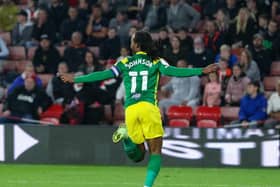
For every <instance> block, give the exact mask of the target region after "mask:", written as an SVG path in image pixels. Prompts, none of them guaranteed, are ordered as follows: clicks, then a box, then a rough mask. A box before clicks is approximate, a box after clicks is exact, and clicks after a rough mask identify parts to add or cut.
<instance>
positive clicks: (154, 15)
mask: <svg viewBox="0 0 280 187" xmlns="http://www.w3.org/2000/svg"><path fill="white" fill-rule="evenodd" d="M166 21H167V15H166V7H165V6H164V5H163V4H162V3H161V2H160V0H153V1H152V4H151V5H150V6H149V7H148V12H147V16H146V19H145V22H144V29H145V30H150V31H158V30H159V29H160V28H162V27H164V26H165V25H166Z"/></svg>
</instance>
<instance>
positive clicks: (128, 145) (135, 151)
mask: <svg viewBox="0 0 280 187" xmlns="http://www.w3.org/2000/svg"><path fill="white" fill-rule="evenodd" d="M122 142H123V146H124V151H125V152H126V154H127V156H128V157H129V158H130V159H131V160H133V161H134V162H140V161H142V160H143V158H144V152H143V151H142V150H141V149H140V147H139V146H138V145H137V144H135V143H133V142H132V140H131V139H130V138H129V137H128V138H125V139H123V141H122Z"/></svg>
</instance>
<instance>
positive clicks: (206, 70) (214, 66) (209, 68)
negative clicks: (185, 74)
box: [202, 63, 219, 74]
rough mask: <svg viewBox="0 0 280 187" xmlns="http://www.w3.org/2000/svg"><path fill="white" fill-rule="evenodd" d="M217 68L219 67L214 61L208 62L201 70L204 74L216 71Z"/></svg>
mask: <svg viewBox="0 0 280 187" xmlns="http://www.w3.org/2000/svg"><path fill="white" fill-rule="evenodd" d="M218 68H219V65H218V64H217V63H214V64H210V65H208V66H206V67H205V68H203V70H202V72H203V73H204V74H208V73H212V72H215V71H217V70H218Z"/></svg>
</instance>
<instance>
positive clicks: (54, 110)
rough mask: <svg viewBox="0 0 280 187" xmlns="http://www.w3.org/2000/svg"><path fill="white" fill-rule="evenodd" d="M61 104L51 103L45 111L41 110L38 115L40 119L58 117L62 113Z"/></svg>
mask: <svg viewBox="0 0 280 187" xmlns="http://www.w3.org/2000/svg"><path fill="white" fill-rule="evenodd" d="M63 110H64V109H63V106H62V105H59V104H53V105H51V106H50V107H49V108H48V109H47V110H46V111H45V112H43V113H42V114H41V116H40V119H41V120H42V119H44V118H57V119H59V118H60V116H61V115H62V113H63Z"/></svg>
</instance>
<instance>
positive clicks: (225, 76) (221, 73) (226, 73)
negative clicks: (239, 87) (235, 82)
mask: <svg viewBox="0 0 280 187" xmlns="http://www.w3.org/2000/svg"><path fill="white" fill-rule="evenodd" d="M219 67H220V68H219V70H218V79H219V83H220V84H221V89H222V92H221V99H222V103H221V104H222V105H224V104H225V101H224V97H225V90H226V88H227V85H228V81H229V79H230V77H231V74H232V71H231V69H230V68H229V67H228V61H227V59H223V58H220V61H219Z"/></svg>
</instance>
